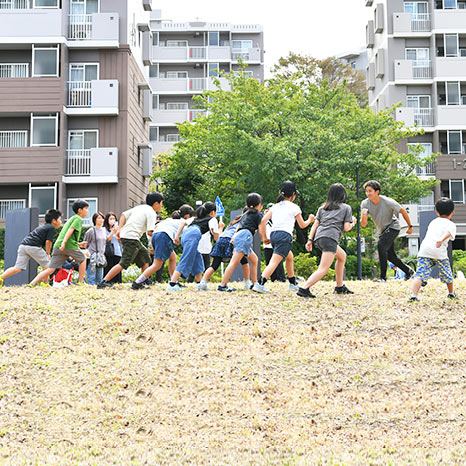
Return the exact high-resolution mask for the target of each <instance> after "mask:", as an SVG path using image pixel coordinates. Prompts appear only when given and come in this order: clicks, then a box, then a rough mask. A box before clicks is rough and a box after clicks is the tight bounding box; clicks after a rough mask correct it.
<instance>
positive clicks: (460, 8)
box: [458, 2, 466, 10]
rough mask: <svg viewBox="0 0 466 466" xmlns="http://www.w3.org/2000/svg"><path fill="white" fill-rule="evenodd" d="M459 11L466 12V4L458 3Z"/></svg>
mask: <svg viewBox="0 0 466 466" xmlns="http://www.w3.org/2000/svg"><path fill="white" fill-rule="evenodd" d="M458 10H466V2H458Z"/></svg>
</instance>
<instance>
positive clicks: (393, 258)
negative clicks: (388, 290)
mask: <svg viewBox="0 0 466 466" xmlns="http://www.w3.org/2000/svg"><path fill="white" fill-rule="evenodd" d="M399 233H400V232H399V230H394V229H393V228H388V229H387V230H385V231H384V232H383V234H382V235H381V236H380V238H379V242H378V243H377V250H378V251H379V262H380V278H383V279H386V278H387V265H388V264H387V260H389V261H390V262H391V263H392V264H393V265H396V266H397V267H399V268H400V269H401V270H403V272H404V273H409V271H410V268H409V267H408V266H407V265H405V264H403V262H401V259H400V258H399V257H398V256H397V255H396V252H395V239H396V237H397V236H398V235H399Z"/></svg>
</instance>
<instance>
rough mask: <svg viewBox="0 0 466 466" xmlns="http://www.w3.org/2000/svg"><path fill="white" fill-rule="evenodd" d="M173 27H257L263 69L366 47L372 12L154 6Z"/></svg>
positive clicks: (323, 2)
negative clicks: (293, 55)
mask: <svg viewBox="0 0 466 466" xmlns="http://www.w3.org/2000/svg"><path fill="white" fill-rule="evenodd" d="M152 8H154V9H161V10H162V18H163V19H167V20H170V19H171V20H173V21H182V22H184V21H195V20H197V19H198V20H200V21H207V22H209V21H218V22H229V23H240V24H241V23H259V24H262V25H263V26H264V40H265V52H266V53H265V68H266V73H267V71H268V70H269V69H270V68H271V67H272V66H273V65H274V64H275V63H276V62H277V61H278V59H279V58H280V57H283V56H286V55H288V52H290V51H293V52H297V53H301V54H306V55H311V56H313V57H316V58H325V57H328V56H333V55H338V54H340V53H346V52H351V51H354V50H358V49H360V48H363V47H365V42H366V23H367V19H368V16H369V13H370V8H366V7H365V2H364V1H363V0H288V1H283V0H234V1H226V0H155V1H153V2H152Z"/></svg>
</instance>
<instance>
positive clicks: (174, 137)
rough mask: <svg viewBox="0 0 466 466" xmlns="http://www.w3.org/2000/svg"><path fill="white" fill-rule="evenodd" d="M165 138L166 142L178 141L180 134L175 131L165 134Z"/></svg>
mask: <svg viewBox="0 0 466 466" xmlns="http://www.w3.org/2000/svg"><path fill="white" fill-rule="evenodd" d="M165 140H166V141H167V142H178V141H179V140H180V135H179V134H176V133H174V134H167V135H166V136H165Z"/></svg>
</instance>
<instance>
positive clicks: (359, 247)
mask: <svg viewBox="0 0 466 466" xmlns="http://www.w3.org/2000/svg"><path fill="white" fill-rule="evenodd" d="M356 200H357V203H358V238H357V241H358V280H362V259H361V203H360V202H359V163H357V164H356Z"/></svg>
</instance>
